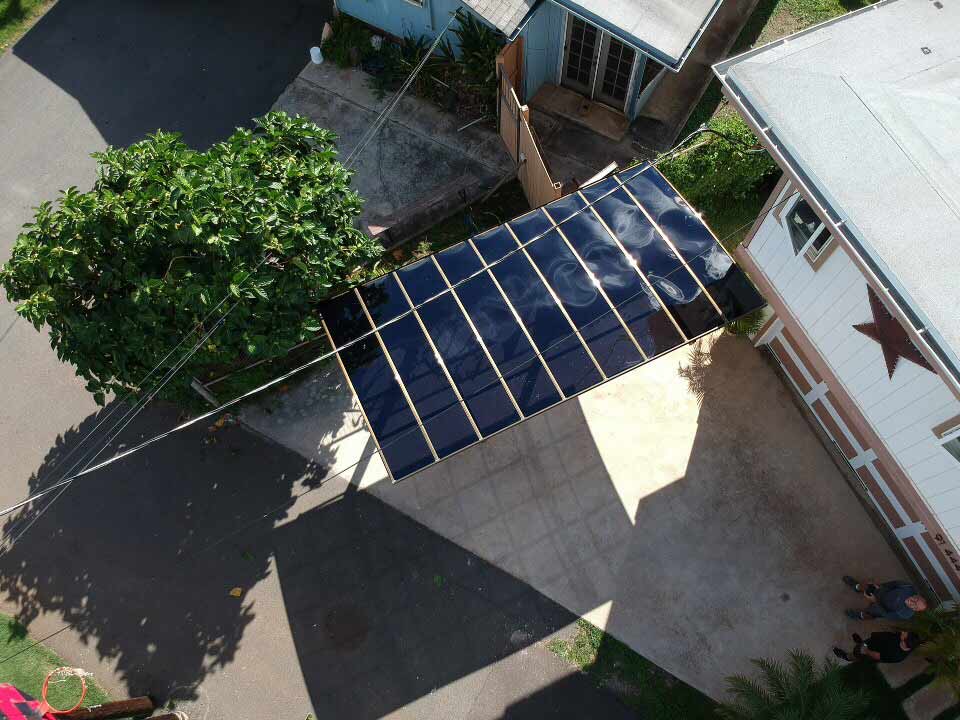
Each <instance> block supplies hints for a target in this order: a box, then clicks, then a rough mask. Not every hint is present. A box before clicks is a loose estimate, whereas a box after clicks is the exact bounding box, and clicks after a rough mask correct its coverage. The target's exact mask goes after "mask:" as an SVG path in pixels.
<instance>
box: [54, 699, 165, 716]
mask: <svg viewBox="0 0 960 720" xmlns="http://www.w3.org/2000/svg"><path fill="white" fill-rule="evenodd" d="M153 709H154V705H153V700H151V699H150V698H149V697H146V696H143V697H135V698H130V699H129V700H118V701H116V702H108V703H103V704H102V705H93V706H91V707H89V708H85V709H83V710H77V711H76V712H72V713H70V714H69V715H60V717H63V718H70V720H111V719H112V718H129V717H135V716H137V715H148V714H150V713H152V712H153Z"/></svg>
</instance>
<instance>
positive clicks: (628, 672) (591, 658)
mask: <svg viewBox="0 0 960 720" xmlns="http://www.w3.org/2000/svg"><path fill="white" fill-rule="evenodd" d="M549 647H550V650H552V651H553V652H554V653H556V654H557V655H559V656H560V657H562V658H564V659H565V660H567V661H569V662H571V663H573V664H574V665H576V666H578V667H579V668H581V669H582V670H583V671H585V672H586V673H587V674H589V675H590V676H592V677H593V678H594V679H595V680H596V681H597V684H598V685H600V686H603V687H606V688H608V689H610V690H612V691H613V692H614V693H615V694H616V695H617V696H618V697H619V698H620V699H621V700H622V701H623V702H624V704H626V705H628V706H629V707H631V708H633V709H634V710H636V711H637V712H638V714H639V716H640V717H642V718H644V719H645V720H680V719H681V718H682V719H683V720H700V719H701V718H716V715H715V714H714V709H715V708H716V704H715V703H714V702H713V700H711V699H710V698H708V697H707V696H706V695H704V694H703V693H701V692H700V691H699V690H695V689H694V688H692V687H690V686H689V685H687V684H686V683H683V682H681V681H680V680H677V679H676V678H675V677H673V676H672V675H670V674H669V673H667V672H665V671H663V670H661V669H660V668H659V667H657V666H656V665H654V664H653V663H652V662H650V661H649V660H647V659H646V658H644V657H641V656H640V655H638V654H637V653H635V652H634V651H633V650H631V649H630V648H628V647H627V646H626V645H624V644H623V643H621V642H620V641H618V640H615V639H614V638H612V637H610V636H609V635H607V634H606V633H605V632H603V631H602V630H600V629H599V628H597V627H595V626H594V625H591V624H590V623H589V622H587V621H586V620H579V621H577V634H576V635H575V636H574V637H572V638H570V639H569V640H554V641H552V642H551V643H550V646H549Z"/></svg>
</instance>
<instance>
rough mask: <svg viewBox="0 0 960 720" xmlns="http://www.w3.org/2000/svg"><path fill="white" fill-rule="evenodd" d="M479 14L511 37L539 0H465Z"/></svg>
mask: <svg viewBox="0 0 960 720" xmlns="http://www.w3.org/2000/svg"><path fill="white" fill-rule="evenodd" d="M463 4H464V5H466V6H467V7H468V8H470V9H471V10H473V11H474V12H475V13H477V15H479V16H480V17H482V18H483V19H484V20H486V21H487V22H489V23H490V24H491V25H493V26H494V27H496V28H497V29H498V30H500V32H502V33H503V34H504V35H506V36H507V37H511V36H512V35H513V34H514V33H515V32H516V31H517V29H518V28H519V27H520V24H521V23H522V22H523V20H524V18H526V17H527V15H528V14H529V12H530V11H531V10H532V9H533V8H534V6H535V5H538V4H539V2H538V0H463Z"/></svg>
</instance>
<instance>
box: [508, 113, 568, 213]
mask: <svg viewBox="0 0 960 720" xmlns="http://www.w3.org/2000/svg"><path fill="white" fill-rule="evenodd" d="M520 115H521V118H522V120H523V122H521V123H520V166H519V167H518V168H517V173H518V175H519V176H520V183H521V184H522V185H523V190H524V193H525V194H526V196H527V200H528V201H529V202H530V207H535V208H538V207H540V206H541V205H546V204H547V203H549V202H553V201H554V200H556V199H557V198H559V197H560V195H561V194H562V191H561V186H560V183H556V182H554V181H553V178H552V177H551V176H550V170H549V168H548V167H547V163H546V162H545V161H544V159H543V156H542V155H541V154H540V147H539V145H538V144H537V138H536V136H535V135H534V131H533V128H532V127H531V125H530V108H528V107H527V106H526V105H523V106H522V107H520Z"/></svg>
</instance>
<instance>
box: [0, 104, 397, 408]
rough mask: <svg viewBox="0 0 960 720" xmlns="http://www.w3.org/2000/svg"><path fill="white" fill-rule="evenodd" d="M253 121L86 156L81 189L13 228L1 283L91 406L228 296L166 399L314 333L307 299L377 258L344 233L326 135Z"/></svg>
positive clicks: (344, 182)
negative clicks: (217, 135)
mask: <svg viewBox="0 0 960 720" xmlns="http://www.w3.org/2000/svg"><path fill="white" fill-rule="evenodd" d="M254 122H255V129H253V130H247V129H238V130H237V131H236V132H235V133H234V134H233V135H231V136H230V137H229V138H228V139H227V140H226V141H224V142H220V143H217V144H215V145H213V146H212V147H211V148H210V149H209V150H206V151H203V152H199V151H196V150H192V149H190V148H189V147H187V146H186V145H185V144H184V143H183V142H182V141H181V140H180V137H179V135H177V134H175V133H166V132H157V133H156V134H154V135H150V136H148V137H147V139H145V140H143V141H141V142H138V143H136V144H134V145H132V146H130V147H129V148H108V149H107V150H106V151H104V152H102V153H95V154H94V158H96V160H97V162H98V173H97V180H96V182H95V183H94V186H93V189H92V190H90V191H89V192H85V193H82V192H79V191H78V190H77V189H76V188H75V187H71V188H69V189H68V190H66V191H64V192H62V193H61V196H60V200H59V203H56V204H54V203H52V202H49V201H48V202H44V203H42V204H41V205H40V206H39V207H38V208H37V209H36V216H35V218H34V220H33V222H32V223H30V224H28V225H25V226H24V229H23V231H22V233H21V234H20V236H19V237H18V239H17V241H16V244H15V245H14V248H13V255H12V257H11V259H10V260H9V261H8V262H7V264H6V265H5V266H3V268H2V269H0V283H2V285H3V287H4V289H5V290H6V292H7V295H8V297H9V298H10V299H11V300H13V301H16V302H18V303H19V305H18V306H17V312H18V313H19V314H20V315H21V316H22V317H24V318H26V319H27V320H29V321H30V322H31V323H32V324H33V325H34V327H36V328H37V329H38V330H40V329H41V328H43V327H44V326H45V325H46V326H47V327H48V328H49V332H50V343H51V345H52V346H53V348H54V350H56V352H57V355H58V356H59V357H60V359H61V360H66V361H68V362H70V363H72V364H73V365H74V367H75V368H76V371H77V374H78V375H80V376H81V377H82V378H84V380H86V382H87V385H86V387H87V389H88V390H89V391H90V392H91V393H93V395H94V397H95V398H96V400H97V402H99V403H101V404H102V403H104V402H105V398H106V394H107V393H109V392H122V391H125V390H134V391H135V390H136V389H137V387H136V386H137V383H138V382H139V381H140V380H141V379H142V378H143V377H144V376H145V375H146V374H147V373H148V372H149V371H150V369H152V368H153V367H154V366H155V365H156V364H157V363H158V362H160V360H161V359H162V358H163V357H164V355H166V354H167V352H169V351H170V349H172V348H173V347H174V346H175V345H176V344H177V343H178V342H179V340H180V338H181V337H183V336H184V335H185V334H186V333H189V332H190V331H191V330H194V329H197V328H198V327H199V326H201V325H202V321H203V320H204V318H205V317H206V316H207V315H208V313H210V311H211V310H213V309H214V308H215V306H216V305H217V303H218V302H219V301H220V300H221V299H222V298H223V297H224V296H226V295H228V294H229V296H230V301H228V302H227V303H224V304H223V305H222V306H221V307H220V308H219V309H218V310H217V311H216V312H215V313H214V315H213V317H212V318H211V319H210V321H209V323H208V325H207V327H209V324H210V323H212V322H214V321H215V320H216V319H217V318H219V317H220V315H221V313H223V312H224V311H225V310H226V309H227V308H228V307H230V305H231V304H232V302H233V301H234V300H236V301H238V302H237V306H236V307H235V308H234V309H233V310H232V312H230V313H229V314H228V316H227V318H226V320H225V321H224V323H223V326H222V327H221V328H220V329H219V330H218V331H217V333H216V335H214V336H213V337H212V338H211V340H210V342H209V343H207V344H206V345H205V346H204V347H203V348H201V349H200V351H199V352H198V353H197V354H196V355H195V356H194V357H193V358H192V359H191V360H190V362H188V363H187V364H186V366H185V367H184V368H183V370H182V371H181V372H180V373H179V375H178V376H177V378H176V379H175V380H174V382H173V383H171V385H170V387H169V391H167V392H165V395H166V397H177V396H179V393H180V392H182V390H183V388H184V387H186V385H187V383H188V382H189V378H190V376H192V375H197V376H203V374H204V373H209V372H211V371H214V370H219V369H222V368H227V367H230V366H232V365H234V364H235V363H237V362H238V361H239V360H240V359H242V358H245V357H250V356H253V357H271V356H275V355H278V354H280V353H282V352H284V351H285V350H286V349H287V348H289V347H290V346H292V345H294V344H296V343H297V342H300V341H302V340H305V339H307V338H309V337H313V336H314V335H315V334H316V333H317V332H318V331H319V329H320V328H319V325H318V321H317V319H316V317H315V315H314V312H313V308H314V306H315V304H316V302H317V301H318V300H320V299H322V298H323V297H324V296H325V295H327V294H329V293H330V291H331V289H333V288H334V287H336V286H337V285H338V284H339V283H341V282H342V281H343V280H344V278H345V277H346V276H348V275H349V274H350V273H351V272H352V271H353V269H355V268H356V267H357V266H359V265H361V264H363V263H365V262H367V261H369V260H371V259H372V258H375V257H376V256H377V255H378V254H379V252H380V250H381V249H380V247H379V246H378V245H377V244H376V243H375V242H374V241H373V240H371V239H370V238H368V237H367V236H366V235H364V234H363V233H362V232H360V231H359V230H357V229H356V228H355V227H354V221H355V219H356V218H357V216H358V215H359V213H360V210H361V205H362V201H361V199H360V197H359V196H358V195H357V194H356V193H355V192H353V191H352V190H350V186H349V185H350V173H349V172H348V171H347V170H346V169H345V168H344V167H343V166H342V165H341V164H340V163H339V162H338V161H337V151H336V146H335V140H336V136H335V135H334V134H333V133H332V132H330V131H328V130H324V129H321V128H319V127H317V126H316V125H314V124H313V123H311V122H309V121H307V120H306V119H304V118H301V117H295V118H291V117H289V116H287V115H286V114H284V113H279V112H275V113H270V114H268V115H266V116H265V117H263V118H260V119H257V120H255V121H254ZM203 329H206V328H203Z"/></svg>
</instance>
